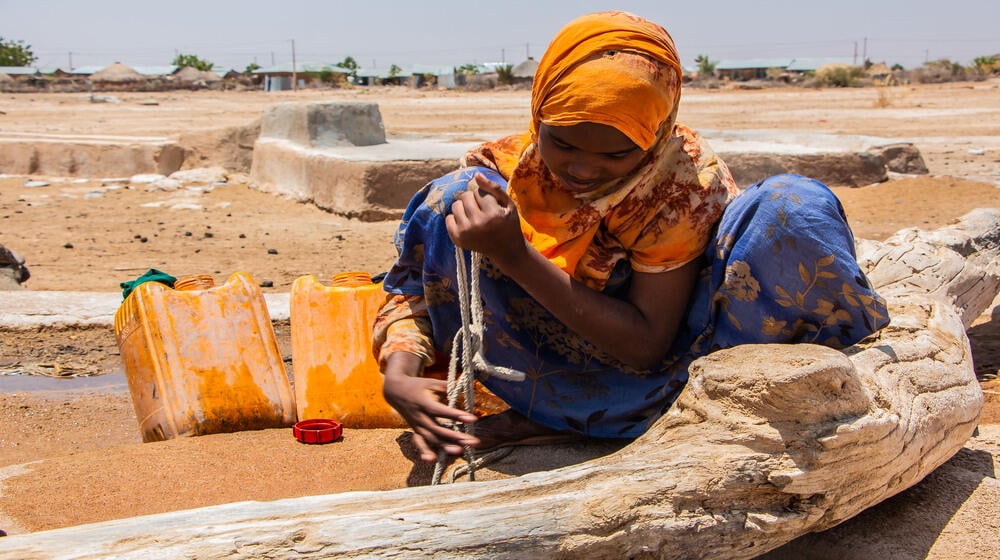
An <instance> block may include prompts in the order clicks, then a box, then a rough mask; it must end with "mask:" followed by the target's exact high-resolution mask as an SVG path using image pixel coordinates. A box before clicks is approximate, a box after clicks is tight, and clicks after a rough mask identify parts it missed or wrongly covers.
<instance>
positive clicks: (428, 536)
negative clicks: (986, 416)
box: [0, 210, 1000, 559]
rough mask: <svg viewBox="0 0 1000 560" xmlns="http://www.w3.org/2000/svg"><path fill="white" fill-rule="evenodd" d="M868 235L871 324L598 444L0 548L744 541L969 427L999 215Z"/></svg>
mask: <svg viewBox="0 0 1000 560" xmlns="http://www.w3.org/2000/svg"><path fill="white" fill-rule="evenodd" d="M861 250H862V257H861V260H862V262H863V263H865V264H866V265H867V266H870V276H871V278H872V279H873V281H874V282H875V283H876V285H877V286H878V287H879V288H880V291H881V293H882V294H883V295H885V296H886V298H887V300H888V302H889V304H890V312H891V316H892V323H891V325H890V326H889V327H887V328H886V329H885V330H884V331H883V332H882V333H880V334H879V335H878V336H877V337H875V338H872V339H870V340H866V341H864V342H863V343H861V344H858V345H856V346H854V347H851V348H849V349H847V350H846V351H843V352H840V351H835V350H831V349H829V348H825V347H820V346H810V345H796V346H790V345H761V346H745V347H737V348H733V349H730V350H725V351H720V352H717V353H715V354H712V355H710V356H708V357H705V358H702V359H700V360H698V361H696V362H695V363H694V364H693V366H692V375H691V381H690V383H689V384H688V386H687V387H686V388H685V389H684V391H683V394H682V395H681V397H680V398H679V400H678V401H677V403H676V405H675V406H674V407H673V409H672V410H671V412H670V413H669V414H668V415H666V416H665V417H663V418H662V419H661V420H660V421H658V422H657V423H656V424H655V425H654V426H653V428H652V429H651V430H650V431H649V432H648V433H646V434H645V435H644V436H642V437H640V438H639V439H637V440H636V441H635V442H633V443H632V444H630V445H628V446H626V447H624V448H623V449H622V450H620V451H618V452H616V453H613V454H610V455H607V456H605V457H601V458H599V459H595V460H591V461H587V462H583V463H581V464H575V465H571V466H567V467H563V468H559V469H555V470H550V471H543V472H535V473H531V474H527V475H524V476H521V477H517V478H508V479H505V480H495V481H490V482H477V483H461V484H454V485H447V486H438V487H419V488H408V489H404V490H396V491H389V492H363V493H347V494H339V495H328V496H314V497H306V498H298V499H289V500H281V501H275V502H243V503H235V504H227V505H223V506H215V507H209V508H203V509H198V510H190V511H182V512H176V513H170V514H160V515H155V516H148V517H142V518H132V519H123V520H119V521H113V522H104V523H98V524H93V525H85V526H78V527H69V528H65V529H57V530H52V531H45V532H39V533H32V534H27V535H17V536H10V537H6V538H3V539H0V558H106V557H107V558H112V557H113V558H142V559H153V558H329V557H336V558H372V557H380V558H386V557H389V558H533V557H534V558H615V559H618V558H752V557H754V556H756V555H758V554H761V553H764V552H766V551H768V550H771V549H773V548H776V547H778V546H780V545H782V544H784V543H786V542H788V541H791V540H792V539H794V538H796V537H798V536H800V535H803V534H805V533H808V532H813V531H820V530H823V529H826V528H829V527H831V526H833V525H836V524H837V523H839V522H841V521H843V520H845V519H848V518H850V517H852V516H853V515H855V514H857V513H859V512H861V511H862V510H864V509H865V508H868V507H870V506H872V505H874V504H877V503H879V502H881V501H882V500H885V499H886V498H888V497H890V496H892V495H894V494H896V493H898V492H900V491H902V490H904V489H906V488H908V487H910V486H912V485H913V484H915V483H917V482H918V481H920V480H921V479H922V478H923V477H924V476H925V475H927V474H928V473H930V472H931V471H932V470H933V469H935V468H936V467H937V466H939V465H940V464H942V463H943V462H945V461H946V460H947V459H948V458H950V457H951V456H952V455H953V454H954V453H955V452H956V451H958V450H959V449H960V448H961V447H962V445H963V443H964V442H965V441H966V440H967V439H968V438H969V437H970V436H971V435H972V433H973V431H974V430H975V427H976V424H977V421H978V418H979V414H980V411H981V408H982V392H981V390H980V388H979V385H978V383H977V381H976V378H975V375H974V373H973V367H972V358H971V354H970V349H969V343H968V339H967V337H966V334H965V331H966V329H967V327H968V326H969V323H970V322H971V320H972V319H973V318H974V317H976V316H977V315H979V314H980V312H981V311H983V309H984V308H985V307H986V306H988V305H989V303H990V302H991V301H992V300H993V297H994V296H995V295H996V293H997V288H998V286H1000V273H998V270H997V264H996V263H997V262H998V260H1000V259H998V252H1000V212H998V211H984V210H980V211H976V212H973V213H971V214H969V215H967V216H965V217H964V218H963V219H962V220H961V222H960V223H959V224H958V225H956V226H953V227H949V228H945V229H942V230H938V231H935V232H930V233H928V232H921V231H918V230H904V231H902V232H900V233H899V234H897V235H896V236H894V237H893V238H891V239H889V240H887V241H886V242H884V243H872V242H863V243H862V244H861Z"/></svg>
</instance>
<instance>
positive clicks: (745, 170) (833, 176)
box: [719, 152, 889, 187]
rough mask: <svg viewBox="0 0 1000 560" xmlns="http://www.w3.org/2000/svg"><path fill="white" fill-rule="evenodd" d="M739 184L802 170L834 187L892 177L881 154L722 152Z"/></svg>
mask: <svg viewBox="0 0 1000 560" xmlns="http://www.w3.org/2000/svg"><path fill="white" fill-rule="evenodd" d="M719 156H720V157H721V158H722V159H723V160H724V161H725V162H726V164H727V165H728V166H729V169H730V171H732V173H733V178H734V179H735V180H736V184H737V185H739V186H740V187H747V186H749V185H752V184H754V183H756V182H757V181H760V180H763V179H766V178H767V177H770V176H772V175H778V174H781V173H798V174H799V175H805V176H806V177H812V178H813V179H816V180H817V181H820V182H822V183H825V184H827V185H830V186H844V187H862V186H865V185H871V184H873V183H882V182H884V181H888V180H889V175H888V173H886V166H885V163H884V162H883V160H882V156H881V155H880V154H876V153H871V152H860V153H859V152H850V153H829V154H771V153H720V154H719Z"/></svg>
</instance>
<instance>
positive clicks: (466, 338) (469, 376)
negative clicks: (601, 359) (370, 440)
mask: <svg viewBox="0 0 1000 560" xmlns="http://www.w3.org/2000/svg"><path fill="white" fill-rule="evenodd" d="M482 262H483V256H482V255H481V254H480V253H477V252H473V253H472V276H471V278H470V276H469V271H468V270H467V269H466V263H465V253H464V252H463V251H462V249H460V248H459V247H458V246H456V247H455V264H456V266H455V268H456V269H457V272H456V274H457V279H456V280H457V282H456V284H457V285H458V308H459V311H460V313H461V318H462V328H461V329H459V330H458V332H456V333H455V339H454V340H453V341H452V348H451V360H450V361H449V363H448V406H450V407H451V408H455V405H457V404H458V398H459V396H463V395H464V397H465V398H464V400H465V411H466V412H468V413H469V414H475V404H476V402H475V401H476V399H475V383H476V372H477V371H479V372H482V373H483V374H485V375H487V376H490V375H493V376H496V377H498V378H500V379H503V380H506V381H524V377H525V376H524V372H522V371H518V370H516V369H511V368H507V367H502V366H495V365H493V364H491V363H490V362H489V361H487V360H486V357H485V356H484V355H483V333H484V332H485V325H484V321H483V299H482V297H481V295H480V292H479V269H480V267H481V266H482ZM460 358H461V362H462V374H461V375H459V374H458V362H459V359H460ZM459 424H460V423H452V426H451V428H452V429H453V430H456V431H464V432H465V433H467V434H469V435H473V434H474V429H475V424H462V425H461V426H460V425H459ZM447 460H448V456H447V454H446V453H445V452H444V451H443V450H442V451H439V452H438V460H437V464H436V465H435V466H434V476H433V478H432V479H431V484H439V483H440V482H441V475H442V474H443V473H444V469H445V465H446V463H447ZM465 460H466V463H467V464H468V472H469V480H475V479H476V472H475V469H476V458H475V450H474V449H473V448H472V447H471V446H466V447H465Z"/></svg>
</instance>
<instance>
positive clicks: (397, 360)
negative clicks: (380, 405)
mask: <svg viewBox="0 0 1000 560" xmlns="http://www.w3.org/2000/svg"><path fill="white" fill-rule="evenodd" d="M420 368H421V359H420V357H419V356H417V355H415V354H410V353H407V352H396V353H393V354H392V355H390V356H389V358H388V361H387V362H386V368H385V378H384V382H383V385H382V394H383V396H384V397H385V400H386V401H387V402H388V403H389V405H390V406H392V407H393V408H394V409H396V411H397V412H399V414H400V415H401V416H402V417H403V419H404V420H406V422H407V423H408V424H409V425H410V427H411V428H413V433H414V436H413V442H414V444H415V445H416V447H417V451H419V453H420V458H421V459H422V460H424V461H427V462H434V461H436V460H437V458H438V452H439V451H442V450H443V451H444V452H445V453H448V454H449V455H461V454H462V452H463V446H466V445H478V444H479V440H478V439H477V438H475V437H474V436H471V435H469V434H465V433H463V432H457V431H455V430H452V429H450V428H447V427H445V426H442V425H441V424H439V423H438V420H437V419H438V418H442V419H445V420H453V421H456V422H465V423H470V422H475V421H476V420H477V418H476V416H475V415H473V414H469V413H468V412H466V411H464V410H460V409H457V408H451V407H449V406H447V405H445V404H442V403H441V401H440V400H439V395H443V394H447V392H448V383H447V382H446V381H444V380H441V379H429V378H424V377H418V375H419V373H420Z"/></svg>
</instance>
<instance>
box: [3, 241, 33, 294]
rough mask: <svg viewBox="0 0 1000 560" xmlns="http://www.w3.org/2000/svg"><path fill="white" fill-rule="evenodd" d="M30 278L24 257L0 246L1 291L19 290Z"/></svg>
mask: <svg viewBox="0 0 1000 560" xmlns="http://www.w3.org/2000/svg"><path fill="white" fill-rule="evenodd" d="M30 277H31V273H30V272H28V267H26V266H24V257H22V256H21V255H20V254H19V253H16V252H14V251H11V250H10V249H7V248H6V247H4V246H3V245H0V290H19V289H21V284H23V283H24V282H26V281H27V280H28V278H30Z"/></svg>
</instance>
